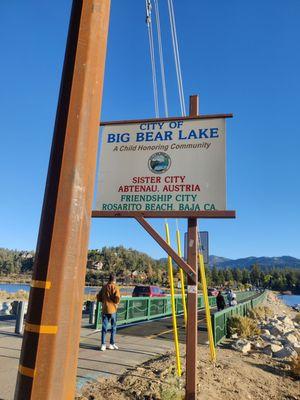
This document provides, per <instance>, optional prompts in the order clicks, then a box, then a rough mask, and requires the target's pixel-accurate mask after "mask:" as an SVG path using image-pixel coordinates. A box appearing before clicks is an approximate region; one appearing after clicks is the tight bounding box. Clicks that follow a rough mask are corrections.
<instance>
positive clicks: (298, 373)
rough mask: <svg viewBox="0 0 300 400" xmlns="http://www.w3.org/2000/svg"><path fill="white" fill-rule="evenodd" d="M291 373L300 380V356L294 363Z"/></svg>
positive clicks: (299, 355)
mask: <svg viewBox="0 0 300 400" xmlns="http://www.w3.org/2000/svg"><path fill="white" fill-rule="evenodd" d="M291 371H292V373H293V375H294V376H295V377H296V378H300V354H298V357H297V358H296V359H294V360H293V361H292V363H291Z"/></svg>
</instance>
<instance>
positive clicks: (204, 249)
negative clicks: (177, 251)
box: [184, 231, 209, 265]
mask: <svg viewBox="0 0 300 400" xmlns="http://www.w3.org/2000/svg"><path fill="white" fill-rule="evenodd" d="M198 237H199V243H200V251H201V254H202V255H203V261H204V264H207V265H208V264H209V247H208V232H207V231H202V232H198ZM184 259H185V260H187V233H185V234H184Z"/></svg>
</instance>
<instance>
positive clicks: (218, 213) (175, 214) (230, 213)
mask: <svg viewBox="0 0 300 400" xmlns="http://www.w3.org/2000/svg"><path fill="white" fill-rule="evenodd" d="M232 117H233V114H209V115H190V116H187V117H168V118H148V119H133V120H120V121H105V122H101V123H100V126H107V125H129V124H142V123H145V122H158V121H159V122H165V121H189V120H208V119H225V118H232ZM92 217H93V218H136V217H143V218H235V217H236V214H235V211H234V210H209V211H203V210H202V211H178V210H176V211H145V210H141V211H100V210H93V211H92Z"/></svg>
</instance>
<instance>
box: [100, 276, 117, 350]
mask: <svg viewBox="0 0 300 400" xmlns="http://www.w3.org/2000/svg"><path fill="white" fill-rule="evenodd" d="M120 298H121V296H120V290H119V288H118V286H117V285H116V277H115V275H113V274H110V276H109V281H108V283H107V284H106V285H104V286H103V287H102V288H101V290H100V292H99V293H98V295H97V300H98V301H100V302H102V331H101V347H100V350H101V351H105V350H106V340H105V339H106V333H107V330H108V324H109V322H110V324H111V335H110V345H109V347H108V348H109V350H118V346H117V345H116V343H115V338H116V331H117V308H118V304H119V303H120Z"/></svg>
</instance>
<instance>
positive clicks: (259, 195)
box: [0, 0, 300, 258]
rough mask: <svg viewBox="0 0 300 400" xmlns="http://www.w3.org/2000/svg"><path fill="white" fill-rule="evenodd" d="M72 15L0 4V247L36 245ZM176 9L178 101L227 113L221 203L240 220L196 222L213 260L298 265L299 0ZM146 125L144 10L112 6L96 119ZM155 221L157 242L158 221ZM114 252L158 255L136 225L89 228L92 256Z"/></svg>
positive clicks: (173, 92)
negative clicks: (194, 97) (294, 260)
mask: <svg viewBox="0 0 300 400" xmlns="http://www.w3.org/2000/svg"><path fill="white" fill-rule="evenodd" d="M70 6H71V1H70V0H52V1H51V2H50V1H45V0H44V1H37V0H30V1H26V2H24V1H23V0H14V1H11V0H2V1H1V4H0V37H1V40H0V46H1V54H2V57H1V64H0V85H1V86H0V87H1V94H0V110H1V120H0V124H1V125H0V126H1V157H0V179H1V196H0V221H1V227H2V229H1V230H0V247H8V248H18V249H34V248H35V245H36V239H37V232H38V226H39V219H40V213H41V205H42V200H43V192H44V185H45V179H46V173H47V166H48V160H49V152H50V145H51V139H52V133H53V125H54V118H55V112H56V104H57V97H58V90H59V84H60V76H61V69H62V62H63V56H64V49H65V41H66V34H67V28H68V20H69V13H70ZM174 7H175V13H176V22H177V32H178V38H179V45H180V55H181V61H182V71H183V83H184V91H185V99H186V103H187V104H188V96H189V95H190V94H197V93H198V94H200V112H201V113H203V114H208V113H227V112H232V113H233V114H234V118H233V119H232V120H228V123H227V132H228V134H227V172H228V174H227V175H228V177H227V182H228V184H227V203H228V209H236V210H237V219H236V220H211V221H209V220H206V221H199V225H200V227H201V229H204V230H208V231H209V233H210V252H211V254H217V255H220V256H226V257H232V258H238V257H246V256H250V255H254V256H260V255H266V256H272V255H292V256H295V257H300V247H299V237H300V234H299V232H300V213H299V204H300V187H299V186H300V185H299V171H300V168H299V163H300V161H299V159H300V158H299V148H300V135H299V125H300V112H299V105H300V78H299V71H300V40H299V38H300V25H299V20H300V3H299V1H297V0H287V1H285V2H282V1H279V0H265V1H260V0H253V1H251V2H245V1H240V0H228V1H224V0H215V1H199V0H189V1H180V0H174ZM160 10H161V23H162V35H163V41H164V51H165V61H166V64H167V68H166V75H167V87H168V97H169V109H170V115H173V116H177V115H180V108H179V100H178V95H177V88H176V80H175V68H174V61H173V56H172V48H171V42H170V30H169V21H168V16H167V13H166V11H167V7H166V0H160ZM161 105H162V102H161ZM161 112H162V115H163V109H162V108H161ZM153 116H154V104H153V96H152V86H151V67H150V60H149V51H148V38H147V30H146V25H145V10H144V1H143V0H140V1H138V0H126V1H124V0H112V9H111V21H110V32H109V41H108V53H107V64H106V76H105V86H104V97H103V107H102V119H103V120H113V119H134V118H147V117H153ZM153 224H154V226H155V227H156V228H157V229H158V230H159V231H160V232H162V233H163V221H161V220H159V221H153ZM170 226H171V229H172V228H173V230H174V228H175V222H172V221H170ZM180 227H181V230H182V232H183V231H184V230H185V228H186V222H185V221H180ZM118 244H123V245H124V246H127V247H129V246H130V247H133V248H136V249H139V250H141V251H145V252H147V253H148V254H150V255H152V256H153V257H160V256H164V252H163V251H162V250H161V249H160V248H159V247H158V245H156V243H155V242H153V240H152V239H151V238H150V237H148V235H147V234H146V233H145V232H143V230H142V229H141V228H140V227H139V226H137V223H136V222H135V221H129V220H108V219H107V220H104V219H102V220H100V219H99V220H93V221H92V228H91V237H90V248H96V247H97V248H98V247H101V246H104V245H106V246H110V245H118Z"/></svg>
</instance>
